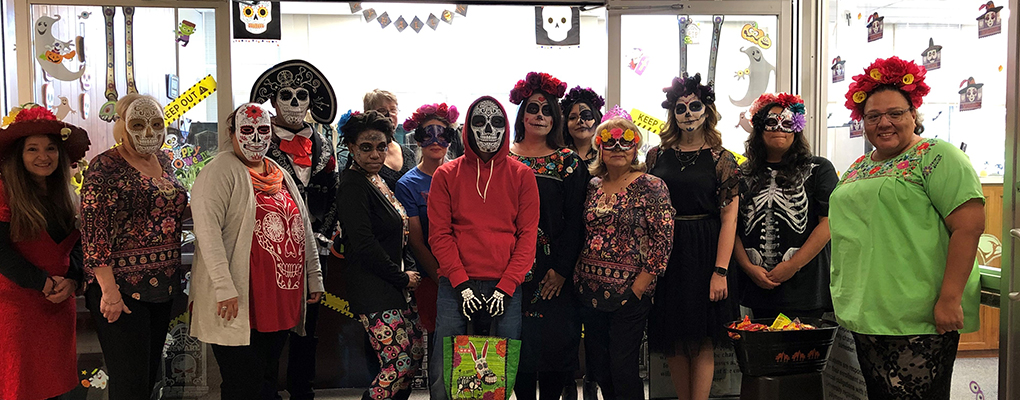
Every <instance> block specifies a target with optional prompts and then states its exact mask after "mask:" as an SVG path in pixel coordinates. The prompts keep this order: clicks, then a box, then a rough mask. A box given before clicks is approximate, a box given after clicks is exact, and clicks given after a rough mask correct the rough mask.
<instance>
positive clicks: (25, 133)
mask: <svg viewBox="0 0 1020 400" xmlns="http://www.w3.org/2000/svg"><path fill="white" fill-rule="evenodd" d="M22 112H24V110H23V111H22ZM64 128H67V129H69V130H70V131H69V133H68V134H67V136H66V137H64V135H63V133H62V132H61V130H63V129H64ZM35 135H57V136H60V137H61V139H62V142H63V144H64V150H65V151H67V157H68V158H69V159H70V160H71V162H72V163H73V162H76V161H78V160H81V159H82V158H85V153H86V152H87V151H89V146H90V145H92V141H91V140H89V134H88V132H86V131H85V130H84V129H82V128H81V127H78V126H75V125H71V124H69V123H66V122H63V121H59V120H56V119H30V120H25V121H18V122H12V123H11V124H10V125H8V126H7V128H5V129H2V130H0V160H2V159H3V158H4V157H6V155H7V151H8V150H10V147H11V145H12V144H14V142H16V141H18V139H21V138H23V137H29V136H35Z"/></svg>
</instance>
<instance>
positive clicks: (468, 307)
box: [456, 282, 483, 321]
mask: <svg viewBox="0 0 1020 400" xmlns="http://www.w3.org/2000/svg"><path fill="white" fill-rule="evenodd" d="M456 290H458V291H459V292H460V298H461V300H462V302H461V304H460V312H461V313H462V314H464V316H465V317H467V319H468V321H470V320H471V314H474V313H475V311H478V310H480V309H481V308H482V304H483V303H482V299H481V298H479V297H478V296H476V295H475V293H476V292H475V290H474V289H473V288H472V287H471V286H470V285H468V284H467V282H465V283H462V284H460V286H457V289H456Z"/></svg>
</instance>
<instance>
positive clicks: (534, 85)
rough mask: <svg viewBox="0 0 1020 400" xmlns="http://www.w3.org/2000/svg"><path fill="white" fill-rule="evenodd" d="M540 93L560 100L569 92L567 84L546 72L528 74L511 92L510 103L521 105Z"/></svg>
mask: <svg viewBox="0 0 1020 400" xmlns="http://www.w3.org/2000/svg"><path fill="white" fill-rule="evenodd" d="M539 91H541V92H545V94H548V95H550V96H553V97H555V98H557V99H559V98H561V97H563V94H564V93H566V92H567V83H566V82H563V81H561V80H559V79H556V78H554V77H553V76H552V75H549V74H547V73H545V72H528V75H527V76H526V77H524V79H521V80H519V81H517V85H515V86H514V88H513V89H512V90H510V102H511V103H514V104H516V105H520V104H521V103H522V102H524V100H525V99H527V98H528V97H531V95H533V94H535V92H539Z"/></svg>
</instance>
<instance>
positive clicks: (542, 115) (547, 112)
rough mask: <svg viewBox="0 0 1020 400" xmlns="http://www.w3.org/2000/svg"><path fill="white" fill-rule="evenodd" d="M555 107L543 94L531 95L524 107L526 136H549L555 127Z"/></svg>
mask: <svg viewBox="0 0 1020 400" xmlns="http://www.w3.org/2000/svg"><path fill="white" fill-rule="evenodd" d="M553 106H554V105H553V104H549V100H548V99H546V98H545V96H543V95H542V94H541V93H536V94H533V95H531V97H529V98H528V99H527V100H526V102H525V106H524V132H525V134H527V135H538V136H546V135H548V134H549V132H550V131H552V127H553V109H552V108H553Z"/></svg>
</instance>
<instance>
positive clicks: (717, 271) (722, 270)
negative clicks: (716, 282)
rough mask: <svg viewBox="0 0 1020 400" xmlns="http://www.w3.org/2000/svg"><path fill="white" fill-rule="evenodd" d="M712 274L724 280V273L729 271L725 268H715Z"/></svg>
mask: <svg viewBox="0 0 1020 400" xmlns="http://www.w3.org/2000/svg"><path fill="white" fill-rule="evenodd" d="M714 272H715V274H716V275H719V276H721V277H724V278H725V277H726V273H728V272H730V270H729V269H727V268H723V267H715V270H714Z"/></svg>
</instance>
